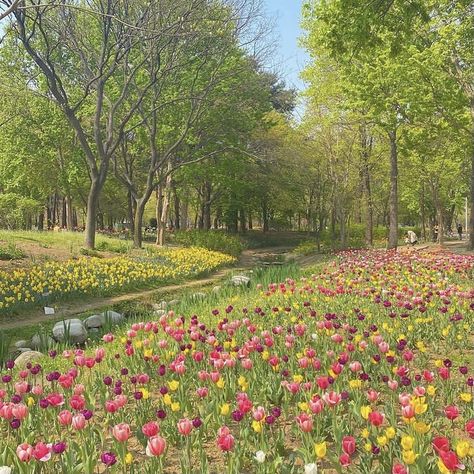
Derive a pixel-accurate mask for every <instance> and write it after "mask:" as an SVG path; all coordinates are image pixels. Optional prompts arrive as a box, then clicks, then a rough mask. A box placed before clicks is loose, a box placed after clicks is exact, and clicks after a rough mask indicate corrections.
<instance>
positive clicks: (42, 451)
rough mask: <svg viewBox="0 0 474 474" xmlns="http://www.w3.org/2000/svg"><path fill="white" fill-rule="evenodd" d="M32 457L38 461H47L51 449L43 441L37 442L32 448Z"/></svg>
mask: <svg viewBox="0 0 474 474" xmlns="http://www.w3.org/2000/svg"><path fill="white" fill-rule="evenodd" d="M33 457H34V458H35V459H36V460H38V461H43V462H45V461H49V459H50V458H51V450H50V448H48V446H46V445H45V444H44V443H43V442H41V441H40V442H39V443H37V444H36V446H35V447H34V448H33Z"/></svg>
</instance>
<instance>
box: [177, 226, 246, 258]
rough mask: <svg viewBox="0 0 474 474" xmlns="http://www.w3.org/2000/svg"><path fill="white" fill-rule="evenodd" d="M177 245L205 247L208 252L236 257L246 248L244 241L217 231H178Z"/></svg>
mask: <svg viewBox="0 0 474 474" xmlns="http://www.w3.org/2000/svg"><path fill="white" fill-rule="evenodd" d="M175 241H176V243H178V244H180V245H183V246H184V247H203V248H205V249H208V250H215V251H218V252H223V253H226V254H229V255H232V256H234V257H237V256H238V255H240V253H241V252H242V250H243V249H244V248H245V246H244V244H243V243H242V241H241V240H240V239H239V238H238V237H236V236H233V235H229V234H226V233H225V232H222V231H217V230H185V231H177V232H176V234H175Z"/></svg>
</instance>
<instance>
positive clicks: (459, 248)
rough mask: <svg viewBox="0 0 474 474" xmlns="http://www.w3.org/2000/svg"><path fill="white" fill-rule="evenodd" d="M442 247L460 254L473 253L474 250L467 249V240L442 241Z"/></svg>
mask: <svg viewBox="0 0 474 474" xmlns="http://www.w3.org/2000/svg"><path fill="white" fill-rule="evenodd" d="M443 247H444V248H446V249H448V250H450V251H451V252H453V253H459V254H461V255H474V251H472V250H468V249H467V242H466V241H465V240H450V241H447V242H444V244H443Z"/></svg>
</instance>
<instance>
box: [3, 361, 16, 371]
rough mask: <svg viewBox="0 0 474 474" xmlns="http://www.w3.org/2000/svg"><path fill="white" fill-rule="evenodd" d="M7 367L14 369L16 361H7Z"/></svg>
mask: <svg viewBox="0 0 474 474" xmlns="http://www.w3.org/2000/svg"><path fill="white" fill-rule="evenodd" d="M5 367H6V368H7V369H13V367H15V361H14V360H7V361H6V362H5Z"/></svg>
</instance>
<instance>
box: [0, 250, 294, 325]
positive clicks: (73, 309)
mask: <svg viewBox="0 0 474 474" xmlns="http://www.w3.org/2000/svg"><path fill="white" fill-rule="evenodd" d="M288 250H289V248H288V247H272V248H267V249H254V250H244V251H243V252H242V254H241V256H240V258H239V261H238V262H237V264H236V265H235V266H233V267H228V268H223V269H220V270H218V271H217V272H215V273H213V274H212V275H210V276H208V277H205V278H199V279H197V280H191V281H187V282H183V283H179V284H175V285H168V286H161V287H157V288H153V289H151V290H141V291H134V292H128V293H123V294H120V295H116V296H108V297H97V298H92V299H89V298H88V299H87V300H86V301H72V302H67V301H60V302H58V303H57V304H56V305H55V306H56V313H55V314H54V315H45V314H44V311H43V308H32V309H28V310H25V311H24V312H22V313H21V314H19V315H15V316H3V317H2V316H0V331H1V330H7V329H14V328H22V327H28V326H33V325H36V324H38V325H39V324H41V323H51V322H54V321H59V320H61V319H64V318H71V317H74V316H77V315H80V314H84V313H88V312H92V311H100V310H102V309H103V308H106V307H109V306H113V305H115V304H117V303H120V302H123V301H134V300H139V299H142V298H149V297H152V296H156V295H160V294H167V293H172V292H175V291H178V290H183V289H186V288H196V287H201V286H206V285H210V284H212V283H217V282H218V281H220V280H222V279H223V278H225V277H226V276H227V275H229V274H231V273H237V272H239V271H245V270H249V269H251V268H253V267H255V265H256V264H257V263H258V258H259V257H260V256H263V255H265V254H267V253H270V252H277V253H284V252H286V251H288ZM2 319H3V321H2Z"/></svg>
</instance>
